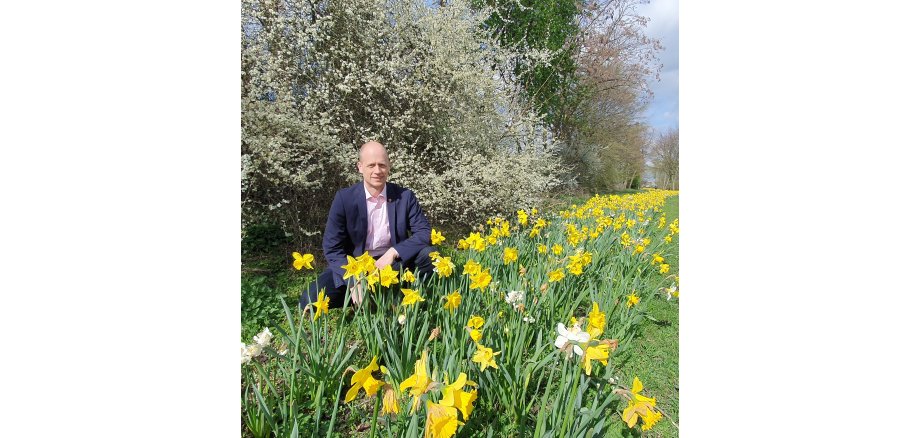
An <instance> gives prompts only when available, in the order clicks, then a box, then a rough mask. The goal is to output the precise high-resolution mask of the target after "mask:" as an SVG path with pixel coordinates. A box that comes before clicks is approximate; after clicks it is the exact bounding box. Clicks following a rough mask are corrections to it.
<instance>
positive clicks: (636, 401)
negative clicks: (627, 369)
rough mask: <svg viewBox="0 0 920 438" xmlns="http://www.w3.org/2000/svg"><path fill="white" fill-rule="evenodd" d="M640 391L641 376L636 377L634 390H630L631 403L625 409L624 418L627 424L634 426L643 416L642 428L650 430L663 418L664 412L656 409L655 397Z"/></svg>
mask: <svg viewBox="0 0 920 438" xmlns="http://www.w3.org/2000/svg"><path fill="white" fill-rule="evenodd" d="M640 391H642V381H641V380H639V377H635V378H634V379H633V386H632V390H631V391H630V392H629V398H630V400H629V405H627V406H626V409H624V410H623V416H622V418H623V421H625V422H626V425H627V426H629V427H633V426H635V425H636V422H638V421H639V418H640V417H641V418H642V430H649V429H651V428H652V426H654V425H655V423H657V422H658V420H660V419H661V417H662V414H661V412H659V411H657V409H655V398H654V397H646V396H644V395H642V394H639V392H640Z"/></svg>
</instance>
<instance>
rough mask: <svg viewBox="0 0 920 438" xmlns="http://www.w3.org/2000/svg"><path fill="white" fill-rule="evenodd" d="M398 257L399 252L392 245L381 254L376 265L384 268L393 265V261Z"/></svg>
mask: <svg viewBox="0 0 920 438" xmlns="http://www.w3.org/2000/svg"><path fill="white" fill-rule="evenodd" d="M396 257H399V253H398V252H396V249H394V248H392V247H391V248H390V249H388V250H387V252H385V253H383V255H382V256H380V258H378V259H377V261H376V262H374V266H376V267H377V269H383V268H385V267H387V266H390V265H392V264H393V261H395V260H396Z"/></svg>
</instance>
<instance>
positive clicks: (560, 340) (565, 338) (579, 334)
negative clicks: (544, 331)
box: [553, 322, 591, 357]
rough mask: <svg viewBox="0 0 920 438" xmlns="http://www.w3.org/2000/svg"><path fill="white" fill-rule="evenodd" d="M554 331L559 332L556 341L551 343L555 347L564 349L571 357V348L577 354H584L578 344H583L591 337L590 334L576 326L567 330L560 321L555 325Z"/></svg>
mask: <svg viewBox="0 0 920 438" xmlns="http://www.w3.org/2000/svg"><path fill="white" fill-rule="evenodd" d="M556 331H557V332H558V333H559V336H558V337H557V338H556V342H555V343H554V344H553V345H555V346H556V348H558V349H560V350H563V351H565V352H566V353H567V356H568V357H572V350H574V351H575V354H577V355H579V356H582V355H584V354H585V352H584V350H582V349H581V346H579V345H578V344H584V343H585V342H588V341H589V340H590V339H591V335H589V334H588V332H583V331H581V329H580V328H579V327H578V326H575V327H572V330H569V329H567V328H566V327H565V325H564V324H562V323H561V322H560V323H558V324H557V325H556ZM570 346H571V347H572V348H571V349H569V347H570Z"/></svg>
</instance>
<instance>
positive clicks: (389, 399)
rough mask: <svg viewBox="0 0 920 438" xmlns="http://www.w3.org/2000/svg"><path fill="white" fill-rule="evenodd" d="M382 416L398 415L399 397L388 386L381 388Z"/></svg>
mask: <svg viewBox="0 0 920 438" xmlns="http://www.w3.org/2000/svg"><path fill="white" fill-rule="evenodd" d="M383 414H384V415H388V414H393V415H396V414H399V397H398V395H397V393H396V390H395V389H393V387H392V386H390V385H385V386H384V388H383Z"/></svg>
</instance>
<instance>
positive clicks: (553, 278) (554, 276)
mask: <svg viewBox="0 0 920 438" xmlns="http://www.w3.org/2000/svg"><path fill="white" fill-rule="evenodd" d="M563 278H565V273H564V272H562V269H557V270H555V271H552V272H550V273H549V282H550V283H554V282H557V281H559V280H562V279H563Z"/></svg>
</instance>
